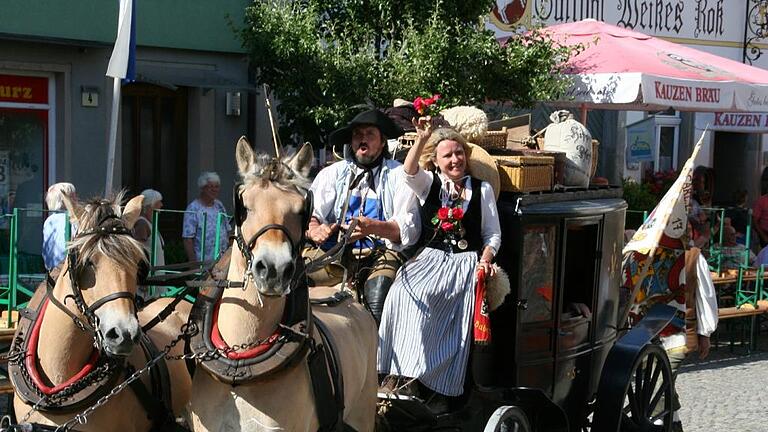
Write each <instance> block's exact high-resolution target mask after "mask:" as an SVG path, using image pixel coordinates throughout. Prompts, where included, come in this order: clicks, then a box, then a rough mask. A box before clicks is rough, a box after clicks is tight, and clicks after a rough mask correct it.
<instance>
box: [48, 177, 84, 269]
mask: <svg viewBox="0 0 768 432" xmlns="http://www.w3.org/2000/svg"><path fill="white" fill-rule="evenodd" d="M62 195H67V196H68V197H69V198H70V199H71V200H73V201H75V200H77V192H76V191H75V185H73V184H72V183H55V184H53V185H51V186H50V187H49V188H48V191H47V192H46V194H45V205H46V206H47V207H48V210H49V212H50V213H49V214H48V217H47V218H46V219H45V223H44V224H43V262H44V263H45V269H46V270H48V271H49V272H50V271H51V270H53V269H54V268H56V267H58V266H59V265H61V263H62V262H64V258H65V257H66V256H67V239H66V234H65V231H66V225H67V217H68V216H67V213H66V212H65V211H64V210H65V208H64V200H63V199H62ZM70 231H71V232H70V237H72V236H74V235H75V227H74V226H72V227H71V230H70Z"/></svg>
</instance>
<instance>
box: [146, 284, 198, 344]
mask: <svg viewBox="0 0 768 432" xmlns="http://www.w3.org/2000/svg"><path fill="white" fill-rule="evenodd" d="M191 291H192V288H191V287H186V288H184V290H183V291H181V292H180V293H179V294H178V295H177V296H176V298H174V299H173V301H171V302H170V303H168V305H167V306H166V307H165V308H163V310H161V311H160V313H158V314H157V316H155V317H154V318H152V319H151V320H150V321H149V322H148V323H146V324H144V325H143V326H142V327H141V331H142V332H143V333H146V332H147V331H149V330H150V329H151V328H153V327H154V326H156V325H158V324H160V323H161V322H163V321H165V319H166V318H168V316H169V315H171V314H172V313H173V311H175V310H176V306H178V304H179V303H181V301H182V300H184V297H186V295H187V294H189V293H190V292H191Z"/></svg>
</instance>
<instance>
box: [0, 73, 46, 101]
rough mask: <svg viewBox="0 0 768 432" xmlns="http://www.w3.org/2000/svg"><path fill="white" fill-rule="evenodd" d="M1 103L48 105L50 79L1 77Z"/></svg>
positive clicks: (15, 76)
mask: <svg viewBox="0 0 768 432" xmlns="http://www.w3.org/2000/svg"><path fill="white" fill-rule="evenodd" d="M0 102H17V103H38V104H47V103H48V78H45V77H33V76H21V75H0Z"/></svg>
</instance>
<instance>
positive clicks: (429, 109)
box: [413, 93, 443, 115]
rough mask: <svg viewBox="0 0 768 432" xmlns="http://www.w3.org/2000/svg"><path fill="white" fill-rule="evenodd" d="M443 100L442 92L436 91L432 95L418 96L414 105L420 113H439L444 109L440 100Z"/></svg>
mask: <svg viewBox="0 0 768 432" xmlns="http://www.w3.org/2000/svg"><path fill="white" fill-rule="evenodd" d="M442 100H443V98H442V96H440V93H435V94H433V95H432V96H431V97H421V96H417V97H416V99H414V100H413V107H414V108H415V109H416V111H418V113H419V114H420V115H437V114H438V113H439V112H440V110H441V109H442V107H441V106H440V105H441V104H440V103H438V102H439V101H442Z"/></svg>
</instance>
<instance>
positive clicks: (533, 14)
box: [486, 0, 768, 204]
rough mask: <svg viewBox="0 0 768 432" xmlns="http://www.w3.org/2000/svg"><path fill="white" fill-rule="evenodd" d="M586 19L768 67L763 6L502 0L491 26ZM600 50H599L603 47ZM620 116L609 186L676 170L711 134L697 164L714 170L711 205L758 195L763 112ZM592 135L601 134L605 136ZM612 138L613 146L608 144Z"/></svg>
mask: <svg viewBox="0 0 768 432" xmlns="http://www.w3.org/2000/svg"><path fill="white" fill-rule="evenodd" d="M726 3H727V4H726ZM587 18H593V19H597V20H600V21H604V22H606V23H609V24H613V25H617V26H619V27H625V28H629V29H633V30H636V31H639V32H641V33H645V34H648V35H651V36H656V37H660V38H662V39H665V40H668V41H670V42H675V43H679V44H683V45H686V46H689V47H692V48H695V49H698V50H702V51H706V52H709V53H712V54H716V55H719V56H722V57H726V58H729V59H731V60H736V61H739V62H744V63H747V64H752V65H753V66H756V67H760V68H764V69H765V68H768V54H766V55H763V54H764V51H765V50H766V49H768V44H766V42H767V41H766V40H765V39H764V36H765V35H766V29H768V27H767V26H768V2H765V1H758V0H744V1H738V2H735V1H733V2H731V1H729V2H726V1H725V0H499V1H497V2H496V6H494V9H493V11H492V13H491V14H490V16H489V17H488V19H487V24H486V25H487V28H489V29H491V30H493V31H494V32H496V33H497V35H499V36H504V35H508V34H510V32H511V31H513V30H514V27H515V26H516V25H519V24H523V25H532V24H541V25H544V26H547V25H555V24H561V23H565V22H575V21H580V20H582V19H587ZM596 43H597V44H598V46H599V41H596ZM616 114H617V115H616V117H615V118H614V119H612V120H611V123H612V124H611V125H608V126H607V128H608V130H613V131H614V132H613V133H610V134H608V135H607V136H604V137H603V140H601V141H602V143H601V158H600V167H599V171H598V172H599V173H601V174H602V175H605V176H607V177H609V179H610V180H611V181H612V182H618V181H620V180H621V179H622V178H627V177H631V178H635V179H637V180H641V178H642V176H643V175H644V173H645V172H646V171H647V170H653V171H660V170H662V171H664V170H676V169H679V168H680V167H681V166H682V164H683V163H685V161H686V160H687V159H688V157H689V156H690V154H691V150H692V148H693V145H694V143H695V141H696V140H698V138H699V136H700V135H701V133H702V132H703V131H704V129H705V128H708V130H709V131H711V132H712V133H709V134H707V136H706V137H705V141H704V146H703V148H702V150H701V152H700V154H699V156H698V157H697V161H696V162H697V165H704V166H707V167H710V168H712V169H713V172H714V179H715V181H714V191H713V202H714V203H715V204H718V203H719V204H730V203H732V201H733V197H734V195H735V193H736V192H737V191H739V190H746V191H748V193H749V196H750V202H754V200H755V199H756V198H757V197H758V196H759V195H760V190H759V189H760V187H759V185H760V181H759V180H760V174H761V172H762V170H763V168H764V167H765V166H768V141H766V140H765V139H764V137H765V134H766V133H768V122H767V121H766V120H767V117H768V116H766V115H765V114H764V113H762V114H761V113H692V112H679V111H675V110H674V109H669V110H665V111H661V112H633V111H620V112H617V113H616ZM590 115H592V114H591V113H590ZM612 115H615V114H612ZM589 127H590V129H591V128H592V125H589ZM603 128H606V126H605V125H603ZM628 131H629V134H628ZM593 133H596V135H601V134H603V131H602V130H600V131H593ZM637 133H644V134H646V135H647V136H649V137H650V139H649V142H650V148H644V149H637V148H635V147H632V145H631V143H630V142H629V140H628V139H629V138H631V137H629V138H628V135H632V136H634V135H633V134H637ZM610 137H613V138H614V139H615V140H614V141H613V142H611V141H610V140H609V139H610ZM607 138H608V139H607ZM603 151H606V152H608V157H603V156H605V155H603V154H602V152H603ZM648 151H650V153H651V157H650V159H651V160H650V161H645V162H637V161H636V160H635V156H637V155H638V154H641V153H643V152H646V155H645V156H647V152H648ZM614 156H615V157H614ZM645 159H648V158H647V157H646V158H645ZM733 173H739V175H737V176H734V175H733Z"/></svg>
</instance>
